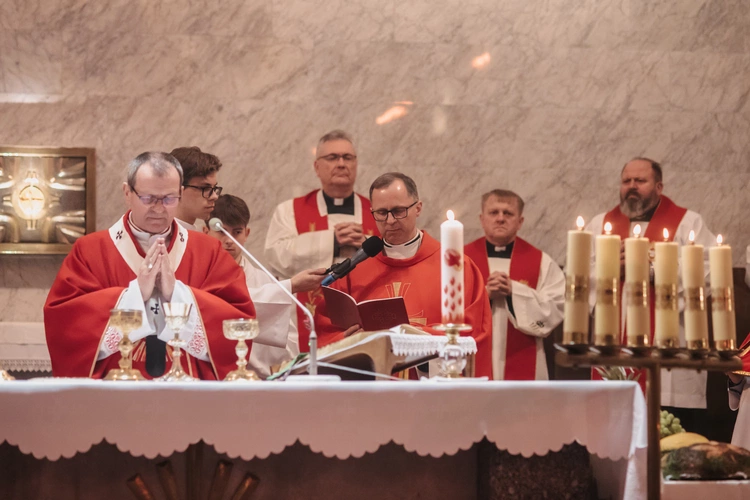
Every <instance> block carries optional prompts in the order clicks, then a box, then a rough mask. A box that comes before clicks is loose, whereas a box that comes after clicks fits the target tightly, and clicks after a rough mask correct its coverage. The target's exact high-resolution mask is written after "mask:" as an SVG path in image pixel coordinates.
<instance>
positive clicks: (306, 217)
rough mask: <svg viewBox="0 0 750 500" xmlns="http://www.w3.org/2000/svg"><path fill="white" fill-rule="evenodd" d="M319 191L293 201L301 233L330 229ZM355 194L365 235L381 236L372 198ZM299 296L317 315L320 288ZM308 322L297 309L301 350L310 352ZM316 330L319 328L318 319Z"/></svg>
mask: <svg viewBox="0 0 750 500" xmlns="http://www.w3.org/2000/svg"><path fill="white" fill-rule="evenodd" d="M318 191H320V189H315V190H313V191H310V192H309V193H307V194H306V195H305V196H300V197H299V198H295V199H294V201H293V204H294V222H295V224H296V225H297V233H299V234H304V233H312V232H315V231H326V230H327V229H328V216H327V215H320V210H319V209H318ZM355 195H356V196H357V197H358V198H359V201H360V202H361V204H362V230H363V231H364V233H365V236H367V237H370V236H373V235H376V236H380V233H379V232H378V227H377V226H376V225H375V219H373V218H372V216H371V215H370V200H368V199H367V198H365V197H364V196H361V195H359V194H357V193H355ZM297 298H298V299H299V301H300V302H302V303H303V304H304V305H305V306H306V307H307V308H308V309H309V310H310V312H312V313H313V315H315V311H316V309H317V307H318V306H319V305H320V304H321V302H322V301H323V293H322V292H321V291H320V288H318V289H317V290H313V291H311V292H303V293H298V294H297ZM307 323H308V319H307V317H306V316H305V315H304V314H302V311H300V310H299V309H297V330H298V331H299V350H300V351H301V352H308V351H309V350H310V345H309V344H310V327H309V325H308V324H307ZM315 330H316V331H317V330H318V324H317V320H316V324H315Z"/></svg>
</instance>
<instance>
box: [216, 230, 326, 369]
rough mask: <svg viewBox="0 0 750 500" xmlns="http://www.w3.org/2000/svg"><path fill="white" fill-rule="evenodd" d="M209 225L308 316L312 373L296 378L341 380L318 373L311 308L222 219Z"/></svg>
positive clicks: (316, 344) (315, 337)
mask: <svg viewBox="0 0 750 500" xmlns="http://www.w3.org/2000/svg"><path fill="white" fill-rule="evenodd" d="M208 227H209V228H210V229H213V230H214V231H220V232H222V233H224V234H225V235H226V236H227V237H228V238H229V239H230V240H232V242H233V243H234V244H235V245H237V248H239V249H240V251H242V253H244V254H245V255H246V256H247V257H248V258H249V259H250V260H251V261H252V262H253V263H254V264H255V265H256V266H258V267H259V268H260V270H261V271H263V272H264V273H266V275H268V277H270V278H271V279H272V280H273V282H274V283H276V285H277V286H278V287H279V288H281V290H283V291H284V293H285V294H287V295H288V296H289V298H290V299H292V302H294V303H295V304H296V305H297V307H299V308H300V309H301V310H302V312H303V313H305V316H307V319H308V321H309V322H310V364H309V365H308V367H307V371H308V373H309V374H310V375H308V376H303V377H300V378H299V379H296V377H295V379H296V380H301V379H307V380H310V381H313V380H341V377H339V376H338V375H318V334H317V333H316V332H315V320H314V318H313V315H312V313H311V312H310V310H309V309H308V308H307V307H305V306H304V305H302V302H300V301H299V300H297V297H295V296H294V294H293V293H292V292H290V291H289V290H287V289H286V287H285V286H284V285H282V284H281V283H280V282H279V280H277V279H276V277H275V276H274V275H273V274H271V272H270V271H269V270H268V269H266V268H265V266H264V265H263V264H261V263H260V262H259V261H258V259H256V258H255V256H254V255H253V254H251V253H250V252H249V251H248V250H247V249H246V248H245V247H243V246H242V245H240V243H239V242H238V241H237V240H236V239H234V236H232V235H231V234H229V231H227V230H226V229H224V224H222V223H221V220H219V219H218V218H216V217H214V218H213V219H211V220H210V221H208Z"/></svg>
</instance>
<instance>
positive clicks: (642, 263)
mask: <svg viewBox="0 0 750 500" xmlns="http://www.w3.org/2000/svg"><path fill="white" fill-rule="evenodd" d="M640 236H641V225H640V224H636V226H635V227H634V228H633V237H632V238H625V293H626V297H627V301H626V306H627V307H626V316H625V325H626V326H625V328H626V329H627V337H628V342H627V344H628V345H630V346H647V345H649V344H650V335H651V333H650V330H651V325H650V312H649V304H648V281H649V272H648V267H649V266H648V250H649V241H648V240H647V239H646V238H641V237H640Z"/></svg>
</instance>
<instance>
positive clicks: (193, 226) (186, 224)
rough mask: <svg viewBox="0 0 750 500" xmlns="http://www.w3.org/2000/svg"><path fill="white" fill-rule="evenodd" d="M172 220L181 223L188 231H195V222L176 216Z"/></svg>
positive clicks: (196, 228)
mask: <svg viewBox="0 0 750 500" xmlns="http://www.w3.org/2000/svg"><path fill="white" fill-rule="evenodd" d="M174 220H175V221H176V222H177V224H179V225H181V226H182V227H184V228H185V229H187V230H188V231H197V230H198V227H197V226H196V225H195V224H190V223H189V222H185V221H184V220H182V219H178V218H177V217H175V218H174Z"/></svg>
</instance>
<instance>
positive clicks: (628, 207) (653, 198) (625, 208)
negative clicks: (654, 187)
mask: <svg viewBox="0 0 750 500" xmlns="http://www.w3.org/2000/svg"><path fill="white" fill-rule="evenodd" d="M631 195H635V196H634V197H631ZM658 202H659V197H658V196H657V195H656V192H652V193H651V194H650V195H649V196H647V197H645V198H641V195H640V194H638V192H637V191H629V192H628V193H627V194H626V195H625V197H624V198H623V197H622V196H621V197H620V211H621V212H622V213H623V214H625V216H627V217H628V218H629V219H633V218H635V217H640V216H641V215H643V214H645V213H646V212H648V211H649V210H651V209H652V208H654V207H655V206H656V204H657V203H658Z"/></svg>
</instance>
